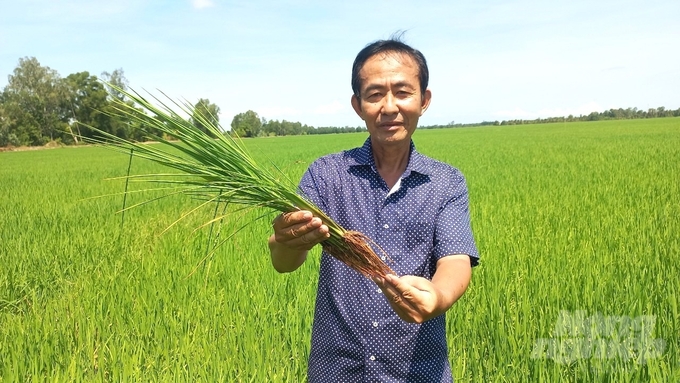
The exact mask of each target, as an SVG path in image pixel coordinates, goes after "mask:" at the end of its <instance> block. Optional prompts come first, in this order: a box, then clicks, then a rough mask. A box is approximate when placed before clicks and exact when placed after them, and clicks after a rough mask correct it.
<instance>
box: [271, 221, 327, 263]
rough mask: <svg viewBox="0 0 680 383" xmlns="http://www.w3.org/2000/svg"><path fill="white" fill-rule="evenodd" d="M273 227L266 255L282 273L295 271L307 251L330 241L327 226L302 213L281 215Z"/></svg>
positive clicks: (302, 261) (303, 259)
mask: <svg viewBox="0 0 680 383" xmlns="http://www.w3.org/2000/svg"><path fill="white" fill-rule="evenodd" d="M272 226H273V228H274V234H272V235H271V237H269V251H270V252H271V257H272V264H273V265H274V268H275V269H276V270H277V271H278V272H281V273H285V272H290V271H293V270H296V269H297V268H298V267H300V265H302V264H303V263H304V261H305V259H306V258H307V251H309V249H311V248H312V247H314V246H315V245H316V244H318V243H319V242H321V241H323V240H325V239H327V238H328V237H330V234H329V232H328V226H326V225H324V224H323V222H322V221H321V219H319V218H317V217H314V216H313V215H312V213H311V212H309V211H305V210H301V211H294V212H290V213H284V214H280V215H279V216H277V217H276V218H275V219H274V221H273V222H272Z"/></svg>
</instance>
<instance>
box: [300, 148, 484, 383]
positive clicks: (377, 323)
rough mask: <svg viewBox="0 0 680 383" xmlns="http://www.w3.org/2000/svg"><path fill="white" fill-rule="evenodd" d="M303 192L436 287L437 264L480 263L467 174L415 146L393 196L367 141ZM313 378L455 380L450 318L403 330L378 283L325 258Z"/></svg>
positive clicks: (309, 179)
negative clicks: (452, 259) (452, 260)
mask: <svg viewBox="0 0 680 383" xmlns="http://www.w3.org/2000/svg"><path fill="white" fill-rule="evenodd" d="M300 190H301V192H302V193H303V194H304V195H306V196H307V197H308V198H309V199H310V200H311V201H313V202H314V203H315V204H316V205H317V206H319V207H320V208H321V209H322V210H323V211H324V212H326V213H327V214H328V215H329V216H330V217H332V218H333V219H334V220H336V221H337V222H338V223H339V224H340V225H342V226H343V227H344V228H345V229H348V230H358V231H360V232H362V233H364V234H366V235H368V236H369V237H370V238H371V239H373V240H374V241H375V242H376V243H377V244H378V245H379V246H380V247H381V248H382V249H384V250H385V251H386V252H387V254H388V255H389V259H387V260H386V262H388V264H389V266H390V267H391V268H392V269H393V270H394V271H395V272H396V273H397V274H398V275H407V274H410V275H419V276H422V277H425V278H428V279H431V278H432V276H433V274H434V272H435V267H436V263H437V261H438V260H439V259H440V258H442V257H445V256H447V255H453V254H467V255H469V256H470V260H471V263H472V265H473V266H474V265H476V264H477V260H478V258H479V255H478V253H477V248H476V245H475V242H474V239H473V236H472V231H471V229H470V219H469V214H468V193H467V187H466V184H465V179H464V178H463V175H462V174H461V173H460V171H458V170H457V169H455V168H453V167H451V166H449V165H447V164H444V163H442V162H439V161H435V160H433V159H431V158H428V157H426V156H424V155H422V154H419V153H418V152H417V151H416V150H415V146H414V145H413V143H411V153H410V157H409V162H408V165H407V167H406V171H405V172H404V174H403V175H402V177H401V179H400V181H399V182H397V186H396V187H395V188H393V189H392V190H388V188H387V184H386V183H385V182H384V181H383V179H382V177H380V175H379V174H378V172H377V170H376V167H375V163H374V160H373V155H372V151H371V142H370V138H369V139H367V140H366V142H365V143H364V145H363V146H362V147H359V148H355V149H352V150H348V151H345V152H342V153H336V154H331V155H328V156H324V157H321V158H319V159H318V160H316V161H315V162H314V163H313V164H312V165H311V166H310V167H309V169H308V170H307V172H306V173H305V175H304V176H303V178H302V180H301V181H300ZM378 254H381V253H378ZM308 379H309V381H310V382H312V383H314V382H428V383H430V382H451V381H452V380H453V379H452V376H451V368H450V366H449V362H448V352H447V346H446V333H445V315H440V316H439V317H437V318H434V319H431V320H429V321H427V322H424V323H423V324H413V323H407V322H404V321H403V320H402V319H401V318H399V317H398V316H397V314H396V313H395V312H394V311H393V310H392V308H391V307H390V306H389V303H388V302H387V300H386V299H385V297H384V296H383V294H382V293H381V290H380V289H379V288H378V286H377V285H376V284H375V283H373V282H372V281H371V280H370V279H368V278H365V277H363V276H362V275H361V274H359V273H357V272H356V271H354V270H352V269H350V268H349V267H347V266H345V265H344V264H343V263H341V262H339V261H337V260H336V259H335V258H333V257H332V256H330V255H328V254H326V253H325V252H324V253H323V254H322V258H321V267H320V271H319V286H318V290H317V297H316V310H315V313H314V325H313V329H312V347H311V354H310V357H309V366H308Z"/></svg>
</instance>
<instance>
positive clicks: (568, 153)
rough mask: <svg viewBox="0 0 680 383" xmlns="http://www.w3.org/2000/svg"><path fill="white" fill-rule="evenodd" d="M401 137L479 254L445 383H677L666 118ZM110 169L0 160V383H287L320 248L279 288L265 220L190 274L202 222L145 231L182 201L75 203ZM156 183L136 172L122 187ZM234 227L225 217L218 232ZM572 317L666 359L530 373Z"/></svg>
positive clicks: (202, 250) (63, 158) (92, 151)
mask: <svg viewBox="0 0 680 383" xmlns="http://www.w3.org/2000/svg"><path fill="white" fill-rule="evenodd" d="M364 139H365V135H364V134H343V135H323V136H300V137H281V138H268V139H254V140H246V141H245V142H246V145H247V146H248V147H249V148H250V150H251V152H252V153H253V154H254V155H255V156H256V157H258V156H259V158H257V159H258V160H262V161H265V160H267V159H272V160H274V161H275V162H276V163H277V165H279V166H280V167H281V168H282V169H283V170H284V171H285V172H286V173H287V174H288V175H289V176H290V178H291V179H299V178H300V177H301V175H302V173H303V172H304V170H305V169H306V167H307V166H308V165H309V163H311V161H312V160H313V159H315V158H317V157H318V156H320V155H323V154H326V153H330V152H334V151H338V150H342V149H346V148H350V147H354V146H358V145H361V143H362V142H363V140H364ZM414 140H415V142H416V145H417V147H418V149H419V150H420V151H421V152H423V153H425V154H427V155H429V156H432V157H434V158H437V159H439V160H442V161H445V162H448V163H451V164H453V165H454V166H456V167H458V168H460V169H461V170H462V171H463V172H464V174H465V175H466V177H467V181H468V186H469V189H470V197H471V214H472V222H473V229H474V233H475V236H476V239H477V242H478V246H479V250H480V253H481V255H482V264H481V266H480V267H478V268H476V269H475V270H474V272H473V281H472V284H471V286H470V288H469V289H468V292H467V293H466V295H464V297H463V298H462V299H461V300H460V301H459V302H458V303H457V304H456V305H455V306H454V307H453V308H452V309H451V310H450V311H449V313H448V322H447V326H448V329H447V330H448V340H449V346H450V358H451V363H452V366H453V369H454V373H455V377H456V381H457V382H488V381H510V382H515V381H545V382H554V381H606V382H609V381H612V382H619V381H621V382H627V381H678V380H680V352H679V348H680V344H679V338H680V336H678V334H680V314H679V312H678V307H677V306H678V305H677V301H678V297H677V295H676V290H677V287H678V283H677V282H676V281H677V280H678V275H679V274H680V270H679V268H680V266H678V265H679V264H680V262H678V261H679V259H678V257H679V254H680V238H679V236H678V235H677V233H678V232H680V222H679V221H678V219H677V218H676V217H678V216H680V181H679V180H680V167H679V166H678V165H677V164H678V163H680V149H678V148H680V119H677V118H675V119H673V118H670V119H654V120H644V121H641V120H635V121H610V122H597V123H569V124H564V125H562V124H548V125H530V126H513V127H487V128H472V129H454V130H432V131H427V130H423V131H419V132H417V133H416V135H415V136H414ZM265 157H267V158H265ZM127 160H128V159H127V157H126V156H124V155H121V154H118V153H114V152H111V151H107V150H104V149H101V148H94V147H91V148H64V149H56V150H49V151H31V152H8V153H0V180H2V181H1V182H0V195H2V199H0V228H1V230H0V381H2V382H5V381H7V382H10V381H43V380H53V381H82V380H87V381H121V380H122V381H131V380H132V381H138V380H144V381H147V380H153V381H166V380H182V381H185V380H189V381H254V382H259V381H273V382H289V381H300V380H304V374H305V370H306V359H307V356H308V352H309V339H310V335H311V325H312V323H311V322H312V317H313V306H314V297H315V288H316V278H317V269H318V251H315V252H314V253H313V254H312V255H310V257H309V259H308V261H307V262H306V263H305V265H303V266H302V268H301V269H300V270H298V271H297V272H295V273H292V274H290V275H279V274H277V273H276V272H275V271H274V270H273V268H272V267H271V265H270V261H269V256H268V253H267V245H266V238H267V237H268V235H269V234H270V233H269V230H270V228H269V225H267V224H265V222H266V221H263V223H262V224H259V225H254V226H250V227H249V228H248V229H246V230H243V231H241V232H239V233H238V234H237V235H235V236H234V237H233V238H232V240H230V241H228V242H227V243H226V244H225V245H224V246H223V247H221V248H220V249H219V250H218V252H217V254H216V255H215V256H214V257H212V258H210V259H209V261H208V262H206V263H205V264H203V265H201V266H200V267H199V269H198V271H197V272H196V273H194V274H193V275H191V276H189V275H190V274H191V272H192V271H193V269H194V268H195V266H196V265H198V264H199V263H200V260H201V259H203V257H204V256H205V254H206V252H207V250H208V243H207V240H208V230H203V231H199V232H196V233H193V229H194V227H195V226H197V224H199V223H201V221H202V219H203V218H205V217H195V218H190V219H188V220H187V221H186V222H182V223H180V224H178V225H176V226H175V227H173V228H172V229H171V230H169V231H168V232H166V233H164V234H163V235H160V233H161V232H162V231H163V230H164V229H165V228H166V227H167V226H169V225H170V224H171V223H172V222H174V221H175V220H176V219H177V218H178V217H179V216H180V215H181V214H182V212H184V211H186V210H187V209H189V208H190V206H192V202H191V201H190V200H187V199H185V198H182V197H181V196H177V197H171V199H170V200H169V202H165V203H162V204H149V205H145V206H142V207H140V208H138V209H133V210H130V211H128V212H127V213H126V216H125V224H124V226H123V228H122V229H121V228H120V219H121V217H120V215H118V214H115V211H117V210H118V209H120V207H121V203H122V196H115V197H110V198H101V199H87V198H88V197H92V196H97V195H103V194H110V193H117V192H120V191H122V190H123V187H124V184H123V182H124V181H122V180H114V181H106V180H105V179H106V178H110V177H117V176H122V175H124V174H125V170H126V168H127ZM158 170H160V169H158V168H157V167H155V165H153V164H151V163H148V162H145V161H141V160H139V161H138V160H135V161H133V165H132V171H133V173H144V172H153V171H158ZM131 186H132V188H135V189H142V188H144V187H146V186H145V185H143V184H134V183H133V184H132V185H131ZM129 198H130V199H129V200H128V204H133V203H135V202H141V201H143V200H145V199H147V198H149V194H148V193H144V194H132V195H130V197H129ZM249 214H253V217H255V216H256V215H257V214H258V212H257V211H253V212H250V213H249ZM237 227H240V225H238V223H236V222H232V221H230V220H226V221H225V222H224V226H223V227H222V229H221V231H220V236H221V237H223V236H225V235H226V234H227V233H230V232H231V231H233V230H234V229H236V228H237ZM579 311H582V312H585V313H586V315H588V316H593V315H596V314H598V313H599V314H601V315H602V316H603V317H605V318H609V319H612V318H630V319H635V318H640V317H649V318H651V317H652V316H653V317H654V325H655V326H654V328H653V330H652V332H651V334H650V336H651V337H652V338H653V339H657V340H661V341H663V342H664V349H663V353H661V355H659V356H657V357H655V358H650V359H648V360H647V361H646V363H639V362H638V361H635V360H633V359H630V358H627V357H624V356H622V355H621V354H616V353H614V352H608V353H607V354H606V355H605V356H607V357H604V358H600V357H594V356H590V357H581V358H573V359H574V360H571V361H568V362H565V361H560V360H556V359H554V358H552V359H551V358H550V357H548V356H546V355H543V356H541V357H535V356H534V357H533V358H532V352H533V351H534V348H535V346H536V344H537V341H538V340H540V339H550V340H553V341H554V342H553V343H554V344H555V342H557V341H563V342H562V344H565V343H566V341H568V340H569V339H571V338H573V337H566V338H565V337H564V336H560V335H559V334H556V333H555V331H556V329H557V327H559V326H558V323H559V318H560V315H561V313H562V315H563V314H564V313H565V312H566V313H571V314H574V313H577V312H579ZM574 315H575V314H574ZM620 323H623V322H620ZM619 327H620V328H619V330H623V327H624V326H619ZM629 338H631V337H630V336H625V334H623V335H621V334H618V335H607V336H599V337H598V338H597V339H599V340H606V341H608V342H609V343H612V344H614V345H616V344H619V345H620V344H623V341H624V340H626V339H629ZM557 344H559V342H558V343H557Z"/></svg>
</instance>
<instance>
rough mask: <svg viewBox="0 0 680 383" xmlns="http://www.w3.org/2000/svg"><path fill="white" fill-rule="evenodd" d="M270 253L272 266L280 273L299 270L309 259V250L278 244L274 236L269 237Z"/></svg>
mask: <svg viewBox="0 0 680 383" xmlns="http://www.w3.org/2000/svg"><path fill="white" fill-rule="evenodd" d="M269 252H270V254H271V258H272V265H273V266H274V269H276V271H278V272H279V273H290V272H291V271H295V270H297V269H298V268H299V267H300V266H301V265H302V264H303V263H304V262H305V260H306V259H307V250H300V249H293V248H290V247H287V246H285V245H283V244H281V243H278V242H276V240H275V238H274V235H272V236H271V237H269Z"/></svg>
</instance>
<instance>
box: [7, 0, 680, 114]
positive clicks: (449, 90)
mask: <svg viewBox="0 0 680 383" xmlns="http://www.w3.org/2000/svg"><path fill="white" fill-rule="evenodd" d="M678 20H680V1H678V0H616V1H614V0H571V1H566V0H543V1H539V0H507V1H494V0H492V1H489V0H464V1H444V0H442V1H424V2H418V1H406V0H393V1H382V0H374V1H366V0H364V1H355V0H343V1H302V0H300V1H297V0H282V1H272V0H264V1H258V0H251V1H240V0H238V1H227V0H165V1H160V0H116V1H110V0H109V1H103V0H22V1H10V0H0V89H1V88H4V87H5V86H6V85H7V77H8V76H9V75H11V74H12V72H13V70H14V69H15V68H16V66H17V65H18V62H19V59H20V58H23V57H35V58H36V59H38V61H39V62H40V63H41V65H43V66H48V67H50V68H52V69H54V70H56V71H57V72H58V73H59V74H60V75H61V76H62V77H66V76H68V75H69V74H71V73H76V72H83V71H88V72H90V74H93V75H97V76H99V75H100V74H101V73H102V72H104V71H107V72H112V71H113V70H115V69H122V70H123V71H124V74H125V77H126V78H127V80H128V81H129V85H130V87H131V88H133V89H135V90H146V91H151V92H152V93H156V92H157V91H158V90H160V91H162V92H164V93H165V94H167V95H169V96H171V97H173V98H176V99H185V100H187V101H189V102H191V103H194V102H196V101H198V99H199V98H207V99H209V100H210V101H211V102H212V103H215V104H217V105H218V106H219V107H220V110H221V113H220V121H221V122H222V125H223V126H228V125H229V124H230V123H231V120H232V118H233V116H234V115H236V114H238V113H242V112H245V111H247V110H253V111H255V112H257V113H258V114H259V115H260V117H264V118H266V119H268V120H283V119H285V120H288V121H299V122H301V123H303V124H307V125H312V126H316V127H320V126H362V121H361V120H360V119H359V118H358V117H357V115H356V114H355V113H354V111H353V110H352V108H351V105H350V97H351V93H352V92H351V86H350V72H351V66H352V62H353V61H354V57H355V56H356V54H357V53H358V52H359V50H361V49H362V48H363V47H364V46H365V45H366V44H368V43H370V42H372V41H375V40H379V39H385V38H388V37H390V35H392V34H393V33H394V32H397V31H406V33H405V35H404V37H403V38H404V40H405V42H407V43H408V44H410V45H412V46H413V47H415V48H416V49H419V50H420V51H421V52H423V54H424V55H425V57H426V58H427V62H428V65H429V69H430V84H429V87H430V89H431V91H432V104H431V105H430V108H429V109H428V111H427V112H426V113H425V115H423V117H422V118H421V120H420V124H421V125H436V124H447V123H450V122H452V121H454V122H455V123H474V122H481V121H495V120H498V121H502V120H509V119H535V118H539V117H552V116H567V115H569V114H573V115H576V116H578V115H580V114H584V115H585V114H589V113H590V112H593V111H604V110H607V109H610V108H619V107H621V108H627V107H637V108H638V109H645V110H646V109H648V108H656V107H660V106H663V107H666V109H677V108H680V48H679V47H680V22H678Z"/></svg>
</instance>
